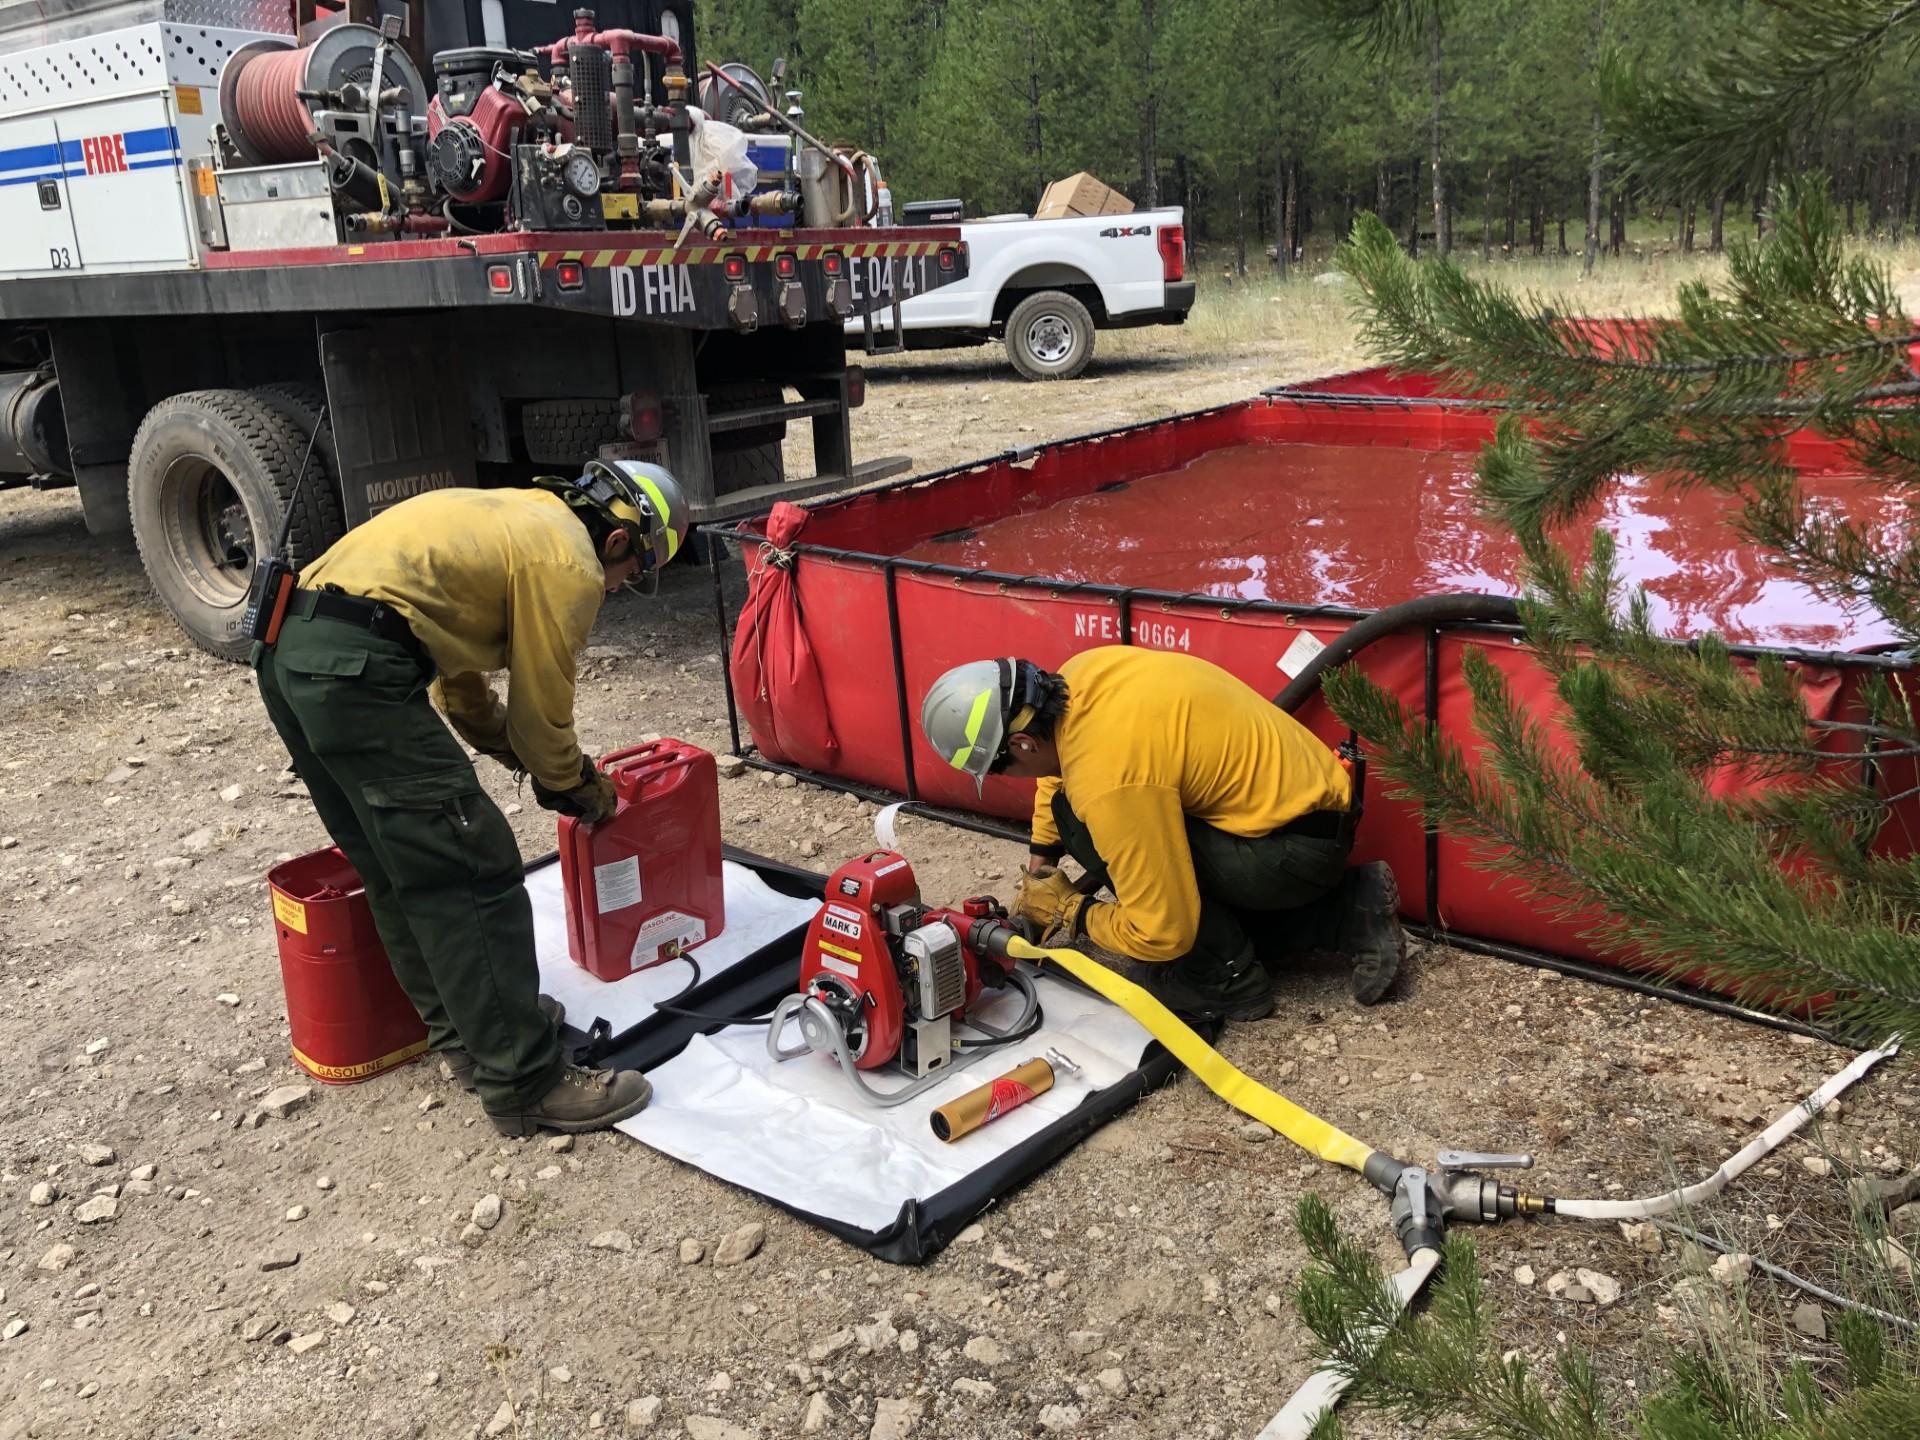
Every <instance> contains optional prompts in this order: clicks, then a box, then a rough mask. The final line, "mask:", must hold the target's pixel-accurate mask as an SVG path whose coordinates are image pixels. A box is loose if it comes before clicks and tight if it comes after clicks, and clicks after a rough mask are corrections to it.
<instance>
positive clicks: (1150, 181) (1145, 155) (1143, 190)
mask: <svg viewBox="0 0 1920 1440" xmlns="http://www.w3.org/2000/svg"><path fill="white" fill-rule="evenodd" d="M1155 3H1156V0H1140V23H1141V25H1142V27H1144V29H1145V30H1146V42H1147V43H1146V51H1145V53H1144V54H1143V55H1142V57H1141V61H1142V63H1141V66H1140V195H1141V199H1142V202H1143V203H1142V208H1143V209H1147V210H1151V209H1153V208H1154V207H1156V206H1157V205H1159V203H1160V105H1159V99H1158V97H1157V96H1156V94H1155V91H1154V86H1155V83H1156V82H1155V79H1154V70H1153V51H1154V27H1155V23H1156V21H1157V20H1158V18H1159V17H1158V16H1157V14H1156V13H1155V10H1154V6H1155Z"/></svg>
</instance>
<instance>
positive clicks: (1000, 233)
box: [847, 201, 1194, 380]
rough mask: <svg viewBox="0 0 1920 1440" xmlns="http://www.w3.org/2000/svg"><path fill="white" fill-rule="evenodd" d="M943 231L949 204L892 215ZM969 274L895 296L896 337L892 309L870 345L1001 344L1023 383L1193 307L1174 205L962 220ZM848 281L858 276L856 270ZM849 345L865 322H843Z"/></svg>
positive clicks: (885, 309)
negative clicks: (1106, 336) (1114, 333)
mask: <svg viewBox="0 0 1920 1440" xmlns="http://www.w3.org/2000/svg"><path fill="white" fill-rule="evenodd" d="M923 211H924V212H925V214H926V217H927V219H926V221H925V222H924V223H936V222H934V221H933V219H932V217H933V216H934V215H935V214H938V215H939V216H940V218H939V220H938V221H937V223H941V224H952V223H954V222H955V220H957V219H958V218H959V216H958V211H959V205H958V203H957V202H953V201H943V202H923V203H917V204H910V205H907V206H905V207H903V208H902V210H901V212H900V217H899V218H900V220H901V221H902V223H905V224H919V223H923V220H922V212H923ZM960 230H961V233H962V234H963V235H964V236H965V237H966V242H967V250H968V254H969V256H970V266H969V270H968V274H967V278H966V279H965V280H962V281H960V282H958V283H956V284H953V285H948V286H945V287H943V288H941V289H939V290H934V291H929V292H927V293H925V294H917V295H915V294H901V295H899V296H897V297H882V298H883V299H884V298H894V299H898V301H899V302H900V303H899V309H898V311H897V313H898V315H899V318H900V326H901V332H900V333H899V334H896V333H895V332H894V330H893V328H892V326H893V316H894V314H895V313H896V312H895V311H893V309H892V307H890V306H882V307H879V308H876V309H875V310H874V311H873V313H872V315H871V320H872V332H871V334H872V346H873V348H875V349H882V348H902V347H904V348H907V349H915V350H922V349H924V350H938V349H947V348H950V347H956V346H964V345H984V344H986V343H987V342H988V341H990V340H996V339H999V340H1004V341H1005V343H1006V347H1007V357H1008V359H1010V360H1011V361H1012V362H1013V367H1014V369H1016V370H1018V371H1019V372H1020V373H1021V374H1022V375H1024V376H1026V377H1027V378H1028V379H1029V380H1067V379H1071V378H1072V377H1074V376H1075V375H1078V374H1079V373H1080V372H1081V371H1082V370H1084V369H1085V368H1086V366H1087V361H1088V360H1090V359H1091V358H1092V357H1093V345H1094V340H1093V337H1094V332H1095V331H1096V330H1117V329H1121V328H1125V327H1130V326H1138V325H1178V324H1180V323H1182V322H1183V321H1184V320H1185V319H1186V318H1187V312H1188V311H1189V310H1191V309H1192V308H1193V297H1194V287H1193V282H1192V281H1190V280H1188V279H1187V278H1186V229H1185V225H1184V223H1183V216H1182V212H1181V211H1180V209H1179V207H1177V206H1168V207H1165V208H1162V209H1158V210H1136V211H1133V212H1132V213H1130V214H1125V215H1075V216H1067V217H1064V218H1061V219H1053V220H1035V219H1032V218H1031V217H1029V216H1026V215H993V216H988V217H987V218H985V219H980V220H965V221H961V222H960ZM856 276H857V270H856ZM847 337H848V343H849V344H864V343H866V342H867V338H868V329H867V324H866V321H865V320H855V321H850V322H848V325H847Z"/></svg>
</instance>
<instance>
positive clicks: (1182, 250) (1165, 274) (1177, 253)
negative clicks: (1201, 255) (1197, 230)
mask: <svg viewBox="0 0 1920 1440" xmlns="http://www.w3.org/2000/svg"><path fill="white" fill-rule="evenodd" d="M1157 238H1158V240H1159V244H1160V278H1161V279H1162V280H1166V281H1173V280H1184V279H1186V278H1187V227H1186V226H1184V225H1162V226H1161V227H1160V233H1159V236H1158V237H1157Z"/></svg>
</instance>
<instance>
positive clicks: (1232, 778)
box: [920, 645, 1405, 1020]
mask: <svg viewBox="0 0 1920 1440" xmlns="http://www.w3.org/2000/svg"><path fill="white" fill-rule="evenodd" d="M920 723H921V728H922V729H923V730H924V731H925V732H926V736H927V740H928V741H929V743H930V744H931V745H932V746H933V748H934V749H935V750H937V751H938V752H939V753H940V755H941V756H942V757H943V758H944V759H945V760H946V761H947V763H948V764H950V765H952V766H953V767H954V768H955V769H956V770H963V771H965V772H966V773H967V774H969V775H971V776H973V778H974V781H975V784H976V785H981V786H983V785H984V784H985V782H986V777H987V776H988V775H991V774H1005V775H1012V776H1018V777H1024V778H1030V779H1034V780H1038V781H1039V782H1040V783H1039V789H1038V793H1037V794H1036V796H1035V798H1034V809H1033V840H1032V859H1031V860H1030V862H1029V865H1028V873H1027V874H1025V875H1023V876H1022V877H1021V882H1020V891H1019V894H1018V896H1017V897H1016V899H1015V902H1014V909H1015V913H1016V914H1018V915H1020V916H1021V917H1022V918H1024V919H1027V920H1030V921H1032V922H1033V923H1035V924H1036V925H1038V926H1040V927H1041V928H1042V929H1043V930H1051V931H1052V932H1054V933H1055V934H1059V935H1063V936H1067V937H1071V938H1072V939H1079V938H1081V937H1084V938H1085V939H1086V940H1087V941H1090V942H1091V943H1092V945H1093V946H1095V947H1097V948H1098V949H1100V950H1104V951H1107V952H1109V953H1111V954H1114V955H1118V956H1123V957H1128V958H1131V959H1133V960H1137V961H1142V962H1145V963H1144V964H1142V965H1140V966H1138V967H1137V969H1136V973H1135V974H1134V975H1133V976H1132V978H1133V979H1135V980H1136V981H1137V982H1138V983H1139V984H1141V985H1143V986H1145V987H1146V988H1147V989H1148V990H1151V991H1152V992H1153V993H1154V994H1155V995H1156V996H1157V997H1158V998H1159V999H1160V1000H1161V1001H1162V1003H1164V1004H1165V1005H1166V1006H1167V1007H1168V1008H1169V1009H1171V1010H1174V1011H1176V1012H1178V1013H1180V1014H1182V1015H1184V1016H1187V1017H1189V1018H1193V1019H1210V1018H1225V1019H1231V1020H1257V1019H1260V1018H1262V1017H1263V1016H1266V1015H1269V1014H1271V1013H1272V1012H1273V995H1272V982H1271V980H1270V979H1269V978H1268V976H1267V972H1266V969H1265V967H1264V966H1263V965H1262V964H1261V962H1260V959H1259V958H1258V957H1257V956H1256V954H1255V949H1254V944H1253V940H1252V939H1251V938H1250V936H1249V928H1251V929H1252V930H1253V931H1254V932H1256V933H1259V934H1261V935H1262V938H1263V939H1265V938H1267V937H1269V936H1271V937H1273V938H1274V939H1275V940H1276V941H1278V942H1279V943H1278V944H1277V945H1276V946H1275V947H1274V948H1275V949H1278V950H1283V951H1284V950H1291V951H1302V950H1308V949H1330V950H1337V951H1341V952H1343V953H1345V954H1347V955H1348V956H1350V957H1351V959H1352V962H1353V971H1352V988H1353V995H1354V998H1355V999H1357V1000H1358V1001H1360V1003H1361V1004H1363V1005H1371V1004H1373V1003H1374V1002H1375V1001H1376V1000H1378V999H1380V997H1381V996H1382V995H1384V994H1385V993H1386V991H1387V988H1388V987H1389V986H1390V985H1391V984H1392V983H1393V980H1394V977H1395V976H1396V975H1397V974H1398V973H1399V970H1400V964H1401V960H1402V958H1403V956H1404V953H1405V938H1404V936H1403V935H1402V933H1401V930H1400V922H1399V920H1398V918H1397V917H1396V912H1397V910H1398V908H1399V890H1398V888H1397V887H1396V885H1395V884H1394V879H1393V872H1392V871H1391V870H1389V869H1388V868H1387V867H1386V866H1385V865H1383V864H1378V863H1375V864H1370V865H1361V866H1357V867H1353V868H1349V867H1348V865H1347V857H1348V855H1349V853H1350V852H1351V851H1352V849H1353V835H1354V829H1355V826H1356V825H1357V823H1358V821H1359V818H1360V817H1359V811H1358V809H1357V808H1355V807H1353V805H1352V800H1353V795H1352V782H1351V779H1350V776H1349V774H1348V771H1347V768H1346V766H1345V765H1344V764H1343V763H1342V761H1341V759H1340V757H1339V756H1337V755H1336V754H1334V752H1333V751H1331V750H1329V749H1328V748H1327V747H1326V746H1325V745H1323V744H1321V743H1320V741H1319V740H1318V739H1316V738H1315V737H1314V735H1313V734H1312V732H1311V731H1309V730H1308V729H1307V728H1306V727H1305V726H1304V725H1302V724H1301V723H1300V722H1299V721H1297V720H1295V719H1294V718H1293V717H1292V716H1291V715H1289V714H1287V713H1286V712H1285V711H1283V710H1281V709H1279V708H1278V707H1276V706H1275V705H1273V704H1272V703H1271V702H1270V701H1268V700H1267V699H1265V698H1264V697H1263V696H1261V695H1260V694H1258V693H1257V692H1256V691H1254V690H1253V689H1251V688H1250V687H1249V686H1247V685H1245V684H1243V683H1242V682H1241V681H1239V680H1238V679H1236V678H1235V677H1234V676H1232V675H1230V674H1228V673H1227V672H1226V671H1225V670H1222V669H1220V668H1219V667H1218V666H1216V665H1212V664H1209V663H1208V662H1207V661H1205V660H1199V659H1196V658H1194V657H1192V656H1189V655H1175V654H1168V653H1165V652H1162V651H1156V650H1142V649H1137V648H1135V647H1132V646H1123V645H1113V646H1106V647H1103V648H1100V649H1094V650H1087V651H1083V652H1081V653H1080V654H1078V655H1075V656H1074V657H1073V658H1072V659H1070V660H1068V661H1067V662H1066V663H1065V664H1064V665H1062V666H1061V667H1060V671H1059V673H1058V674H1052V673H1049V672H1048V671H1045V670H1042V669H1040V668H1039V666H1037V665H1035V664H1033V663H1032V662H1031V661H1028V660H977V661H974V662H972V663H970V664H967V665H960V666H957V667H955V668H954V669H952V670H949V671H948V672H947V673H946V674H944V675H942V676H941V677H940V678H939V679H938V680H937V681H935V682H934V684H933V688H932V689H931V690H929V691H928V693H927V697H926V701H925V703H924V705H923V706H922V708H921V712H920ZM1063 855H1071V856H1072V857H1073V858H1074V859H1075V860H1076V861H1078V862H1079V864H1080V865H1081V866H1082V867H1083V868H1084V869H1085V870H1086V872H1087V874H1086V877H1085V878H1083V879H1082V881H1081V882H1080V883H1079V884H1078V885H1077V886H1076V885H1075V884H1074V882H1072V881H1071V880H1069V879H1068V878H1067V876H1066V875H1065V874H1063V873H1062V872H1061V871H1060V870H1059V869H1058V868H1057V866H1058V862H1059V860H1060V859H1061V857H1062V856H1063ZM1103 886H1104V887H1106V888H1108V889H1110V890H1111V891H1112V893H1113V899H1112V900H1111V901H1101V900H1097V899H1095V898H1094V895H1093V892H1095V891H1098V890H1099V889H1100V888H1102V887H1103ZM1280 911H1285V912H1293V913H1292V914H1290V915H1289V916H1288V917H1287V919H1286V920H1285V921H1283V922H1279V923H1277V924H1276V923H1275V922H1274V921H1273V920H1272V919H1270V918H1269V916H1270V914H1271V912H1280Z"/></svg>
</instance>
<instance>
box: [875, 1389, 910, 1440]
mask: <svg viewBox="0 0 1920 1440" xmlns="http://www.w3.org/2000/svg"><path fill="white" fill-rule="evenodd" d="M923 1409H924V1407H923V1406H922V1405H921V1404H920V1402H919V1401H918V1400H891V1399H889V1400H881V1401H879V1402H877V1403H876V1404H875V1405H874V1407H873V1430H872V1432H871V1433H870V1434H869V1435H868V1436H867V1440H907V1433H908V1432H909V1431H911V1430H912V1429H913V1424H914V1421H916V1420H918V1419H919V1418H920V1416H921V1414H922V1413H923Z"/></svg>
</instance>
